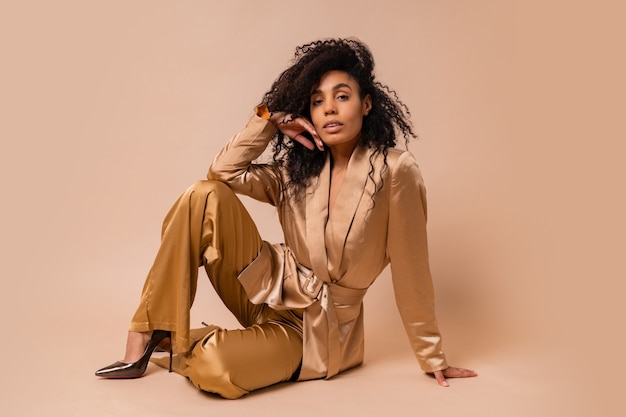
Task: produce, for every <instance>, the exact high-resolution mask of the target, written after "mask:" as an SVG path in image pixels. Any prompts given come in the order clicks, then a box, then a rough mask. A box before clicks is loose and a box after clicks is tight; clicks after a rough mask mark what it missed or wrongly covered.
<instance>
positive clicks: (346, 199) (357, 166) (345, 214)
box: [331, 146, 370, 251]
mask: <svg viewBox="0 0 626 417" xmlns="http://www.w3.org/2000/svg"><path fill="white" fill-rule="evenodd" d="M369 154H370V152H369V149H367V148H363V147H361V146H357V147H356V149H355V150H354V152H353V153H352V156H351V157H350V162H349V163H348V171H347V172H346V176H345V178H344V179H343V184H341V188H340V189H339V194H338V195H337V201H336V202H335V206H334V207H333V212H332V214H331V217H332V222H333V231H334V233H335V234H336V235H337V236H340V237H341V238H342V239H343V244H342V245H341V248H340V250H341V251H343V247H344V246H345V241H346V238H347V237H348V232H349V231H350V227H351V226H352V223H353V222H354V217H355V215H356V211H357V209H358V207H359V203H360V202H361V198H362V197H363V193H364V192H365V185H366V183H367V178H368V174H369V170H370V163H369Z"/></svg>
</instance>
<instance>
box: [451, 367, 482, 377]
mask: <svg viewBox="0 0 626 417" xmlns="http://www.w3.org/2000/svg"><path fill="white" fill-rule="evenodd" d="M443 373H444V375H445V376H446V377H448V378H470V377H474V376H478V374H477V373H476V371H474V370H471V369H465V368H455V367H449V368H447V369H444V371H443Z"/></svg>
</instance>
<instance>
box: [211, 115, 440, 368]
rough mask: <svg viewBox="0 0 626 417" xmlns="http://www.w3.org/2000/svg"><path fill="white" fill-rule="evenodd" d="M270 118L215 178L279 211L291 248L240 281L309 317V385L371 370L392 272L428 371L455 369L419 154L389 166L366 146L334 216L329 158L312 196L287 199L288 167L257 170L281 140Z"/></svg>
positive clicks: (239, 138) (253, 128)
mask: <svg viewBox="0 0 626 417" xmlns="http://www.w3.org/2000/svg"><path fill="white" fill-rule="evenodd" d="M264 115H266V109H264V108H263V107H262V106H261V107H259V108H257V114H256V115H254V116H253V117H252V118H251V120H250V121H249V122H248V124H247V125H246V127H245V129H244V130H243V131H241V132H240V133H239V134H237V135H235V136H234V137H233V138H232V139H231V140H230V141H229V142H228V143H227V144H226V146H225V147H224V148H223V149H222V151H221V152H220V153H219V154H218V155H217V156H216V157H215V159H214V161H213V163H212V165H211V167H210V168H209V172H208V178H209V179H211V180H218V181H222V182H224V183H226V184H228V185H229V186H230V187H231V188H232V189H233V190H234V191H235V192H237V193H240V194H244V195H247V196H250V197H252V198H254V199H256V200H259V201H262V202H267V203H269V204H272V205H274V206H276V208H277V211H278V216H279V220H280V223H281V225H282V227H283V231H284V236H285V243H284V244H269V243H267V242H265V243H263V245H262V249H261V251H260V255H259V256H258V257H257V258H255V260H254V261H253V262H252V263H251V264H250V265H249V266H248V267H247V268H246V269H245V270H244V271H243V272H242V273H241V274H240V275H239V281H240V282H241V284H242V285H243V287H244V288H245V290H246V293H247V294H248V297H249V298H250V300H251V301H252V302H253V303H256V304H258V305H264V304H265V305H269V306H270V307H271V308H272V309H275V310H289V309H293V308H298V309H304V316H303V320H304V321H303V332H304V341H303V359H302V370H301V372H300V380H306V379H314V378H323V377H326V378H330V377H332V376H334V375H335V374H337V373H338V372H341V371H343V370H346V369H349V368H351V367H354V366H357V365H359V364H360V363H362V361H363V352H364V349H363V345H364V332H363V306H362V298H363V296H364V294H365V292H366V291H367V288H369V286H370V285H372V283H373V282H374V281H375V280H376V278H377V277H378V276H379V274H380V273H381V272H382V270H383V269H384V268H385V267H386V266H387V265H388V264H389V263H390V264H391V273H392V281H393V286H394V292H395V298H396V303H397V306H398V310H399V312H400V315H401V318H402V321H403V323H404V327H405V329H406V332H407V335H408V338H409V342H410V344H411V346H412V348H413V352H414V353H415V356H416V358H417V360H418V362H419V364H420V366H421V368H422V369H423V370H424V371H426V372H433V371H436V370H440V369H444V368H446V367H447V363H446V359H445V355H444V353H443V350H442V347H441V336H440V332H439V329H438V325H437V320H436V317H435V311H434V293H433V286H432V279H431V274H430V268H429V263H428V244H427V235H426V217H427V212H426V196H425V188H424V184H423V181H422V176H421V173H420V171H419V168H418V166H417V163H416V162H415V159H414V158H413V156H412V154H411V153H410V152H408V151H402V150H398V149H390V150H389V153H388V155H387V158H386V159H387V160H386V162H387V165H386V166H385V164H384V157H383V155H382V154H372V151H371V150H370V149H366V148H363V147H360V146H357V148H356V149H355V151H354V153H353V154H352V157H351V159H350V162H349V165H348V169H347V173H346V176H345V179H344V182H343V184H342V186H341V189H340V191H339V195H338V197H337V202H338V204H336V206H335V208H334V209H333V212H332V214H331V215H329V213H328V196H329V189H330V160H329V159H328V158H327V161H326V164H325V166H324V168H323V170H322V172H321V175H320V176H319V178H318V179H317V180H315V181H313V182H312V184H311V185H310V186H309V187H308V188H307V190H306V193H305V196H293V195H290V194H288V193H285V192H283V191H284V190H285V183H286V182H287V181H288V177H287V174H286V173H285V172H284V171H282V170H281V169H280V168H278V167H276V166H274V165H270V164H257V163H253V161H255V160H256V159H257V158H258V157H259V156H261V154H262V153H263V152H264V151H265V149H266V148H267V145H268V143H269V142H270V140H271V137H272V135H273V133H274V132H275V127H274V125H273V124H272V123H270V122H269V121H268V120H266V118H264V117H261V116H264ZM370 162H371V163H372V164H373V172H371V165H370ZM373 195H375V198H374V199H373V198H372V196H373Z"/></svg>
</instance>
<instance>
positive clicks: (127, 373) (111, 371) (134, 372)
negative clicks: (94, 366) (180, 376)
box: [96, 330, 172, 379]
mask: <svg viewBox="0 0 626 417" xmlns="http://www.w3.org/2000/svg"><path fill="white" fill-rule="evenodd" d="M171 335H172V333H171V332H170V331H169V330H155V331H153V332H152V337H151V338H150V341H149V342H148V346H146V350H145V351H144V352H143V355H142V356H141V358H139V360H138V361H137V362H133V363H124V362H119V361H118V362H115V363H112V364H111V365H109V366H105V367H104V368H102V369H98V370H97V371H96V376H99V377H102V378H120V379H121V378H127V379H128V378H139V377H140V376H142V375H143V374H144V373H145V372H146V368H147V367H148V362H149V361H150V356H152V352H154V350H155V349H156V347H157V345H158V344H159V343H160V342H161V341H162V340H163V339H165V338H166V337H171ZM170 372H172V345H171V344H170Z"/></svg>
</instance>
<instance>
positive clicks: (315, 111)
mask: <svg viewBox="0 0 626 417" xmlns="http://www.w3.org/2000/svg"><path fill="white" fill-rule="evenodd" d="M309 113H310V114H311V121H312V122H313V124H314V125H317V124H318V122H323V117H320V111H319V108H317V107H313V108H311V109H310V110H309Z"/></svg>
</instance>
